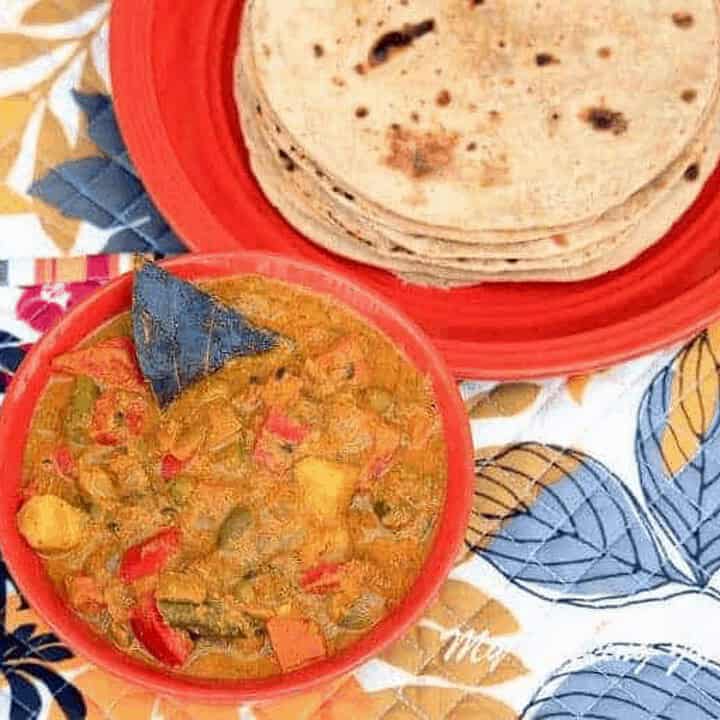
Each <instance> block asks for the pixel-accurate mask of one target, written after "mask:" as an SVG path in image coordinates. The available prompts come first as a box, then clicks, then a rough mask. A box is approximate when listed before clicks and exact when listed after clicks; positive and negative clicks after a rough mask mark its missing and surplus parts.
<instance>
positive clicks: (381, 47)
mask: <svg viewBox="0 0 720 720" xmlns="http://www.w3.org/2000/svg"><path fill="white" fill-rule="evenodd" d="M434 30H435V20H434V19H432V18H430V19H428V20H423V21H422V22H419V23H415V24H412V23H408V24H406V25H403V27H402V29H400V30H391V31H390V32H387V33H385V34H384V35H383V36H382V37H380V38H379V39H378V40H377V42H376V43H375V44H374V45H373V46H372V48H371V49H370V53H369V54H368V63H369V65H370V66H371V67H374V66H376V65H382V64H383V63H384V62H387V61H388V60H389V59H390V57H392V55H393V53H395V52H397V51H398V50H402V49H404V48H406V47H409V46H410V45H412V44H413V43H414V42H415V40H417V39H418V38H421V37H422V36H423V35H427V34H428V33H430V32H433V31H434Z"/></svg>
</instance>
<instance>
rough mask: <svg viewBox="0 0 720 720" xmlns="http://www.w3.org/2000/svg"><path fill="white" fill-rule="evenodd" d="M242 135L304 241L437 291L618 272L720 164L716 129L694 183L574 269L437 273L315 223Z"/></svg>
mask: <svg viewBox="0 0 720 720" xmlns="http://www.w3.org/2000/svg"><path fill="white" fill-rule="evenodd" d="M245 131H246V137H247V141H248V144H249V145H251V146H252V147H253V148H254V151H253V152H252V153H251V161H252V164H253V170H254V172H255V174H256V177H257V178H258V180H259V182H260V184H261V186H262V187H263V190H264V191H265V193H266V195H267V196H268V198H269V199H270V201H271V202H272V203H273V204H274V205H275V206H276V207H278V209H279V210H280V212H281V213H282V214H283V215H284V216H285V217H286V218H287V219H288V221H289V222H290V223H291V224H293V225H294V226H295V227H297V228H298V229H299V230H300V231H301V232H303V233H304V234H306V236H308V237H309V238H311V239H313V240H314V241H315V242H316V243H318V244H319V245H321V246H323V247H325V248H327V249H329V250H331V251H333V252H336V253H338V254H340V255H343V256H345V257H349V258H351V259H353V260H357V261H359V262H364V263H367V264H370V265H375V266H377V267H382V268H385V269H388V270H391V271H393V272H396V273H397V274H399V275H400V276H401V277H403V278H405V279H406V280H407V281H408V282H413V283H417V284H429V285H436V286H441V287H456V286H463V285H474V284H478V283H481V282H491V281H492V282H496V281H576V280H582V279H586V278H588V277H592V276H594V275H598V274H602V273H603V272H608V271H610V270H613V269H615V268H617V267H620V266H621V265H623V264H625V263H627V262H629V261H630V260H632V259H633V258H634V257H635V256H637V255H638V254H640V253H642V252H643V251H644V250H646V249H647V248H648V247H649V246H651V245H652V244H653V243H654V242H656V241H657V240H659V239H660V238H661V237H662V236H663V235H664V234H665V232H666V231H667V230H668V229H670V227H671V226H672V224H673V223H674V222H675V220H676V219H677V218H678V217H679V216H680V215H681V214H682V213H683V212H684V210H686V209H687V208H688V207H689V206H690V205H691V204H692V203H693V202H694V200H695V199H696V198H697V196H698V194H699V193H700V191H701V189H702V186H703V184H704V182H705V181H706V180H707V178H708V177H709V176H710V174H711V173H712V171H713V169H714V168H715V167H716V165H717V163H718V160H719V159H720V130H718V128H717V127H716V128H714V131H713V133H712V136H711V138H710V141H709V144H708V146H707V148H706V147H705V146H704V145H703V147H701V148H697V153H698V155H697V156H696V162H697V164H698V167H699V177H698V178H697V179H696V180H695V181H688V180H687V179H685V177H683V178H682V179H681V180H680V181H678V182H677V183H676V184H675V185H674V186H673V187H672V189H671V191H670V193H669V195H668V197H667V198H666V202H664V203H663V204H662V205H661V206H659V207H656V208H654V210H653V211H651V212H650V213H649V214H648V216H647V217H646V218H645V219H644V221H643V222H641V223H640V224H639V225H637V226H636V227H634V228H632V229H631V230H629V231H627V232H625V233H623V234H621V235H618V236H617V237H614V238H612V239H611V240H610V241H609V242H610V244H611V249H612V252H602V253H599V254H596V255H592V254H590V255H586V256H584V258H583V259H582V260H581V261H580V262H578V263H577V264H575V265H574V266H565V267H550V268H535V269H522V268H520V269H518V267H517V266H518V265H519V263H515V264H513V266H512V269H510V270H508V271H505V272H502V271H498V270H496V269H488V270H487V271H486V272H477V271H473V272H467V271H465V272H463V271H449V270H447V269H444V268H437V267H434V266H432V265H427V264H424V263H423V262H422V261H420V262H419V261H417V260H415V259H406V258H404V257H397V258H391V259H388V258H386V257H384V256H382V255H379V254H378V253H377V252H376V251H375V250H374V249H373V247H372V245H371V244H369V242H368V241H367V240H365V239H364V237H363V236H362V235H361V234H359V233H355V231H353V230H350V231H349V232H348V231H347V230H346V229H343V226H342V225H341V224H339V223H338V224H337V225H335V226H333V225H332V224H331V223H328V222H326V221H324V220H323V221H320V220H319V219H318V218H319V217H320V215H319V213H318V212H317V209H316V208H314V207H313V206H312V204H311V202H310V200H311V199H312V196H310V197H307V196H306V195H303V194H299V193H294V192H291V191H289V188H288V187H285V186H284V185H283V182H282V172H281V170H280V169H279V168H278V167H277V158H276V157H275V156H274V155H272V154H271V153H270V152H269V150H268V148H267V146H266V145H265V144H264V143H262V142H261V141H260V139H259V137H258V135H257V130H256V129H254V127H253V126H249V127H247V128H246V130H245ZM350 233H352V234H350Z"/></svg>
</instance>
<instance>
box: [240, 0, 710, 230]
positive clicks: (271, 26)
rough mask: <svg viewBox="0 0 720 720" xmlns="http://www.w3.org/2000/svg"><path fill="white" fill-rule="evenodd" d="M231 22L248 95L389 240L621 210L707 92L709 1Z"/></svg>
mask: <svg viewBox="0 0 720 720" xmlns="http://www.w3.org/2000/svg"><path fill="white" fill-rule="evenodd" d="M246 17H247V19H248V22H249V25H248V27H249V30H248V32H249V33H250V34H249V37H250V39H251V42H252V50H253V59H254V63H255V72H256V80H257V89H258V92H259V94H260V95H262V96H263V97H264V98H265V99H266V100H267V105H268V107H270V108H272V112H273V115H274V118H273V119H274V121H276V124H277V125H278V127H279V128H280V129H281V131H282V133H283V134H284V135H285V136H286V137H287V139H288V140H289V142H290V144H291V145H292V146H293V147H295V148H297V149H298V151H299V152H300V153H301V154H303V155H305V156H307V157H308V158H312V160H313V162H314V163H316V165H317V166H318V167H319V168H322V172H323V173H324V175H325V177H324V178H323V182H324V183H325V184H327V183H330V184H332V183H334V184H335V186H337V187H338V189H339V191H340V192H341V193H343V194H345V195H346V196H347V195H349V196H352V197H353V198H354V199H355V202H357V203H358V204H361V203H364V202H367V203H368V205H369V206H374V207H375V211H376V212H385V213H386V217H387V218H388V224H389V225H391V226H395V224H396V223H395V218H396V217H397V218H400V219H402V220H403V221H405V222H407V223H410V225H411V226H412V225H413V224H414V225H415V226H417V227H422V225H423V224H424V225H427V226H431V227H438V228H442V229H444V230H449V231H453V232H457V233H458V234H459V235H460V236H463V237H464V236H466V235H467V234H469V233H473V232H475V231H484V230H501V231H505V230H507V231H524V230H537V229H542V228H556V227H563V226H566V225H569V224H572V223H579V222H592V221H593V220H594V219H595V218H597V217H598V216H599V215H601V214H602V213H604V212H606V211H607V210H608V209H609V208H613V207H617V206H618V205H621V204H622V203H624V202H626V201H627V200H628V199H629V198H631V197H632V196H633V195H634V194H635V193H637V192H638V191H639V190H641V189H642V188H644V187H646V186H647V185H648V184H649V183H651V182H652V181H653V180H654V179H655V178H656V177H658V176H659V175H660V174H662V173H663V172H664V171H665V170H666V169H667V168H668V167H669V166H670V164H671V163H672V162H673V161H674V160H675V159H677V158H678V157H679V156H680V155H681V154H682V152H683V150H684V149H685V148H686V147H687V146H688V143H689V142H691V141H692V139H693V138H694V137H697V136H698V134H699V133H700V131H701V128H702V125H703V121H704V120H703V119H704V117H705V114H706V110H707V108H708V107H709V106H710V105H711V103H712V98H713V97H714V94H715V92H716V88H717V80H718V64H717V56H718V38H719V36H720V34H719V32H718V27H719V26H718V7H717V3H716V0H688V1H687V2H684V3H683V7H682V10H681V11H679V10H678V7H677V5H676V4H675V2H674V1H673V2H671V1H670V0H614V1H611V0H600V1H599V2H595V3H593V4H592V5H591V6H586V5H584V4H578V3H572V4H568V3H566V2H563V1H562V0H545V1H544V2H543V3H536V2H535V1H534V0H513V2H510V1H509V0H506V1H502V0H494V1H493V2H492V3H490V2H488V3H484V4H481V5H475V4H473V3H468V2H466V0H442V1H441V0H413V2H412V3H407V4H406V5H402V4H400V3H392V5H390V4H389V3H373V2H369V0H368V1H362V2H361V1H360V0H354V1H353V2H348V3H340V4H338V3H336V2H335V0H314V1H313V2H312V3H307V2H305V1H304V0H284V2H283V3H270V2H269V0H251V2H249V3H248V10H247V16H246ZM429 21H432V22H433V25H432V30H431V31H428V32H425V33H424V34H422V35H419V36H418V37H417V38H415V39H414V40H412V42H408V44H407V47H404V48H401V49H396V50H394V51H391V52H388V53H387V57H386V58H385V59H384V61H382V62H378V63H376V64H373V63H372V62H369V60H368V58H370V59H372V58H376V59H377V58H378V57H379V54H378V53H379V51H378V43H379V42H380V41H382V40H383V38H385V45H387V37H393V36H389V35H388V33H395V36H394V37H396V38H397V37H398V36H400V37H401V38H402V37H407V36H408V34H412V33H413V32H418V31H417V28H419V27H421V26H422V25H423V23H425V25H426V26H427V23H428V22H429ZM413 28H414V30H413ZM608 53H609V54H608ZM380 54H381V53H380ZM709 58H712V60H713V61H711V62H708V59H709ZM356 68H358V69H359V68H364V69H362V70H361V71H360V72H359V71H358V70H356ZM619 68H620V69H619ZM438 70H439V71H440V72H439V73H438ZM688 93H690V94H691V95H692V101H685V100H683V99H682V98H683V97H686V98H687V97H690V94H688ZM363 110H366V111H367V114H365V115H363V116H362V117H358V113H360V114H361V115H362V112H361V111H363ZM413 113H417V117H418V122H417V123H415V122H413V119H412V118H413ZM556 116H557V117H556ZM473 144H474V145H475V148H474V150H472V151H470V150H469V148H470V146H471V145H473ZM549 169H552V171H551V172H549ZM629 170H631V171H629ZM403 229H405V228H403ZM437 234H438V235H441V236H442V235H444V232H443V233H441V232H438V233H437Z"/></svg>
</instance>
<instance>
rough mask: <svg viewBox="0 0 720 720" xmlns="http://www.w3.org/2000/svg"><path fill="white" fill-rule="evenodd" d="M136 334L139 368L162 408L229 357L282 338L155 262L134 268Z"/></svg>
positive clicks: (270, 345)
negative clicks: (262, 328)
mask: <svg viewBox="0 0 720 720" xmlns="http://www.w3.org/2000/svg"><path fill="white" fill-rule="evenodd" d="M133 336H134V339H135V347H136V351H137V356H138V360H139V362H140V368H141V369H142V372H143V375H144V376H145V378H146V379H147V380H148V382H150V384H151V385H152V388H153V390H154V391H155V396H156V397H157V400H158V402H159V404H160V406H161V407H163V408H164V407H167V406H168V405H169V404H170V403H171V402H172V401H173V400H174V399H175V398H176V397H177V396H178V395H179V394H180V393H181V392H182V391H183V390H184V389H185V388H186V387H188V386H189V385H190V384H192V383H194V382H196V381H197V380H200V379H202V378H204V377H206V376H208V375H210V374H212V373H214V372H215V371H216V370H219V369H220V368H221V367H222V366H223V365H225V363H227V362H228V360H231V359H232V358H234V357H238V356H241V355H257V354H258V353H262V352H266V351H268V350H271V349H272V348H273V347H275V345H276V344H277V340H278V338H277V335H276V334H275V333H273V332H270V331H267V330H261V329H259V328H256V327H253V326H252V325H251V324H250V323H249V322H248V321H247V320H246V319H245V318H244V317H243V316H242V315H241V314H240V313H239V312H237V311H236V310H233V309H232V308H231V307H229V306H227V305H223V304H222V303H220V302H219V301H218V300H216V299H215V298H213V297H212V296H210V295H208V294H207V293H205V292H202V291H201V290H199V289H198V288H197V287H195V285H192V284H191V283H189V282H186V281H185V280H181V279H179V278H177V277H174V276H173V275H170V274H169V273H168V272H166V271H165V270H163V269H162V268H160V267H158V266H157V265H153V264H152V263H147V264H146V265H145V266H144V267H142V268H141V269H140V270H139V271H138V272H136V273H135V290H134V294H133Z"/></svg>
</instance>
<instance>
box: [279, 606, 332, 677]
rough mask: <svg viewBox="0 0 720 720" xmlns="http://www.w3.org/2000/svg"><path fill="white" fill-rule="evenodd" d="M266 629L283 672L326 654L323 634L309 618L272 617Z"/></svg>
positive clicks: (319, 658)
mask: <svg viewBox="0 0 720 720" xmlns="http://www.w3.org/2000/svg"><path fill="white" fill-rule="evenodd" d="M267 630H268V634H269V635H270V642H271V643H272V646H273V650H274V651H275V655H276V656H277V659H278V662H279V663H280V667H281V668H282V670H283V672H287V671H288V670H293V669H295V668H298V667H300V666H301V665H305V664H306V663H309V662H313V661H314V660H321V659H322V658H324V657H325V655H326V650H325V642H324V640H323V636H322V635H321V634H320V631H319V630H318V629H317V627H316V626H315V625H314V624H313V623H311V622H310V621H309V620H302V619H298V618H286V617H274V618H272V620H269V621H268V623H267Z"/></svg>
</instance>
